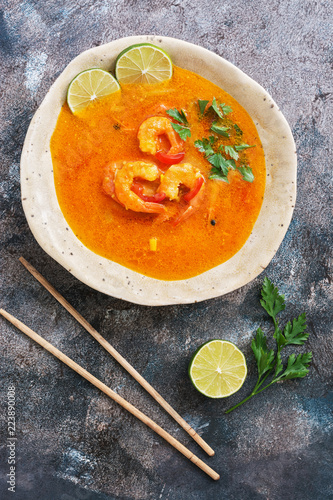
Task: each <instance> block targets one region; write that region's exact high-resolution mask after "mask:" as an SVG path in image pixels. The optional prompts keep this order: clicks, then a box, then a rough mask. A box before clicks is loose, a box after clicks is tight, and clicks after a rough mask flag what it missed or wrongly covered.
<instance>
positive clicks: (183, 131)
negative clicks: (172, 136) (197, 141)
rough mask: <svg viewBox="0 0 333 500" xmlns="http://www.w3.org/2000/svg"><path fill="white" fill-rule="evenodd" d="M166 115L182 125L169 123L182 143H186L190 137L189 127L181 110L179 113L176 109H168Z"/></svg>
mask: <svg viewBox="0 0 333 500" xmlns="http://www.w3.org/2000/svg"><path fill="white" fill-rule="evenodd" d="M166 113H167V114H168V115H169V116H171V118H173V119H174V120H176V121H177V122H179V123H181V124H182V125H179V124H178V123H171V126H172V128H173V129H174V130H175V132H177V134H178V135H179V137H180V138H181V139H182V140H183V141H186V139H187V137H191V130H190V125H189V123H188V121H187V118H186V115H185V111H184V110H183V109H181V110H180V111H178V109H176V108H174V109H168V110H167V111H166Z"/></svg>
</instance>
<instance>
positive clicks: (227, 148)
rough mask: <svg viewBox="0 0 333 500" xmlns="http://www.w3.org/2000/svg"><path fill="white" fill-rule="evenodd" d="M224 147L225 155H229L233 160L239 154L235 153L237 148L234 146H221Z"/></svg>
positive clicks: (236, 158)
mask: <svg viewBox="0 0 333 500" xmlns="http://www.w3.org/2000/svg"><path fill="white" fill-rule="evenodd" d="M221 147H223V148H224V151H225V152H226V154H227V155H229V156H230V157H231V158H233V159H234V160H238V158H239V154H238V153H237V150H236V148H235V146H234V147H233V146H221Z"/></svg>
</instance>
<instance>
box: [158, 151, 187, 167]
mask: <svg viewBox="0 0 333 500" xmlns="http://www.w3.org/2000/svg"><path fill="white" fill-rule="evenodd" d="M184 156H185V153H184V151H182V152H181V153H176V154H174V155H169V154H168V153H164V152H163V151H157V153H156V155H155V157H156V158H157V160H158V161H160V162H161V163H165V164H166V165H175V164H176V163H180V162H181V161H182V160H183V158H184Z"/></svg>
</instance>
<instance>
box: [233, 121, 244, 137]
mask: <svg viewBox="0 0 333 500" xmlns="http://www.w3.org/2000/svg"><path fill="white" fill-rule="evenodd" d="M234 129H235V130H236V135H243V131H242V130H241V129H240V128H239V126H238V125H237V123H235V124H234Z"/></svg>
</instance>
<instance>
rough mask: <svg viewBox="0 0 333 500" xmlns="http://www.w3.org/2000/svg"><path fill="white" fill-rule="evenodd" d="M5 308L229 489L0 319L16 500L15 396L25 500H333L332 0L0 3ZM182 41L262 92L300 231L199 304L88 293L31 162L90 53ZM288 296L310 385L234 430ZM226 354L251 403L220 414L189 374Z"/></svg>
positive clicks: (278, 393) (248, 411) (254, 407)
mask: <svg viewBox="0 0 333 500" xmlns="http://www.w3.org/2000/svg"><path fill="white" fill-rule="evenodd" d="M0 5H1V6H2V9H1V14H0V44H1V45H0V49H1V52H0V54H1V72H0V75H1V83H0V88H1V101H0V106H1V115H0V118H1V124H0V127H1V152H0V168H1V178H0V182H1V184H0V190H1V200H0V202H1V306H2V307H4V308H5V309H7V310H8V311H9V312H11V313H13V314H14V315H16V316H17V317H19V318H20V319H22V320H23V321H25V322H26V323H27V324H28V325H29V326H31V327H32V328H33V329H35V330H36V331H38V332H39V333H40V334H42V335H43V336H44V337H45V338H46V339H48V340H50V341H51V342H52V343H54V344H55V345H57V346H58V347H60V349H62V350H63V351H65V352H66V353H67V354H68V355H69V356H70V357H72V358H74V359H75V360H77V361H78V362H79V363H82V364H83V365H84V366H85V367H87V369H88V370H90V371H91V372H93V373H94V374H95V375H96V376H97V377H99V378H100V379H102V380H103V381H105V382H106V383H107V384H108V385H109V386H110V387H112V388H114V389H115V390H116V391H117V392H118V393H119V394H121V395H122V396H124V397H125V398H127V399H128V400H130V401H131V402H132V403H133V404H134V405H136V406H138V407H139V408H140V409H141V410H143V411H144V412H146V413H147V414H149V415H150V416H151V417H152V418H153V419H155V420H156V421H158V422H159V423H160V424H161V425H162V426H164V427H165V428H166V429H167V430H169V431H170V432H171V433H172V434H173V435H174V436H176V437H178V438H179V439H180V440H181V441H182V442H183V443H184V444H185V445H186V446H188V447H189V448H190V449H191V450H193V452H194V453H197V454H198V455H199V456H200V457H201V458H203V459H204V460H206V461H207V462H208V463H209V464H210V465H211V466H212V467H213V468H215V469H216V470H217V471H218V472H219V473H220V474H221V479H220V481H218V482H213V481H212V480H210V479H209V478H207V477H206V476H205V475H204V474H203V473H201V471H199V470H198V469H197V468H196V467H195V466H194V465H192V464H190V463H189V462H188V461H187V460H186V459H185V458H184V457H182V456H181V455H180V454H179V453H178V452H176V451H175V450H173V449H172V448H171V447H169V446H168V445H167V444H166V443H165V442H164V441H163V440H162V439H160V438H159V437H158V436H157V435H155V434H154V433H153V432H152V431H151V430H150V429H148V428H146V427H145V426H144V425H143V424H141V423H140V422H138V421H136V419H135V418H134V417H132V416H131V415H129V414H127V413H126V412H125V411H124V410H122V409H121V408H119V407H117V406H116V404H115V403H113V402H112V401H110V400H109V399H108V398H107V397H106V396H104V395H102V394H101V393H99V391H98V390H97V389H95V388H94V387H93V386H91V385H89V384H88V383H87V382H86V381H84V380H83V379H81V378H80V377H79V376H78V375H76V374H74V373H73V372H72V371H70V369H69V368H67V367H65V366H62V365H61V364H60V362H59V361H58V360H56V359H55V358H53V357H52V356H51V355H49V354H47V353H46V352H45V351H43V350H42V348H40V347H38V346H37V345H35V344H34V343H33V342H32V341H30V340H29V339H27V338H26V337H25V336H24V335H23V334H21V333H19V332H18V331H17V330H16V329H15V328H14V327H12V326H11V325H10V324H8V323H6V322H5V320H3V319H0V328H1V338H0V342H1V353H2V355H1V366H0V371H1V385H0V393H1V396H0V405H1V406H0V408H1V410H0V426H1V435H2V442H1V455H0V470H1V484H0V497H1V499H2V498H7V494H6V485H5V474H6V473H7V472H8V465H7V464H6V456H7V450H6V447H5V439H6V437H7V432H6V414H5V396H6V390H7V386H8V385H9V384H10V383H11V384H15V386H16V393H17V438H18V439H17V459H18V464H17V492H16V494H15V495H13V494H10V495H9V498H11V497H12V498H15V499H16V500H21V499H24V500H26V499H27V500H38V499H41V500H49V499H50V500H53V499H56V500H58V499H60V500H73V499H81V500H111V499H112V500H114V499H135V500H139V499H140V500H146V499H147V500H148V499H153V500H159V499H161V500H166V499H168V500H190V499H191V500H192V499H193V500H198V499H200V500H201V499H204V500H211V499H228V500H243V499H244V500H248V499H249V500H261V499H269V500H277V499H292V500H300V499H302V500H310V499H311V500H314V499H315V500H317V499H318V500H327V499H330V498H333V492H332V489H331V487H330V476H331V477H332V467H331V462H330V460H331V456H332V440H331V436H332V433H331V431H332V414H331V409H330V402H332V398H331V399H330V394H332V393H330V389H331V382H332V378H331V370H332V347H331V346H332V333H331V329H330V325H331V323H330V321H331V317H330V306H331V304H332V302H331V298H332V294H330V291H331V289H330V285H331V277H330V274H329V263H328V260H329V252H330V246H331V244H332V239H331V236H330V234H331V233H330V211H329V181H330V174H331V156H330V154H329V145H330V141H331V138H332V135H333V134H332V133H333V126H332V122H333V116H332V94H331V91H332V63H333V50H332V14H333V12H332V10H333V9H332V3H331V2H327V1H315V0H289V1H288V0H270V1H269V2H267V1H266V0H252V1H249V0H239V1H238V2H234V1H231V0H224V1H223V2H216V1H213V0H198V1H197V2H193V1H189V0H183V1H182V0H180V1H177V0H175V1H173V2H171V1H166V0H145V1H141V0H139V1H134V0H113V1H109V2H107V1H102V0H96V1H92V0H81V1H80V0H73V1H67V0H62V1H56V0H50V1H47V2H40V1H33V0H30V1H27V0H24V1H19V0H2V2H1V4H0ZM148 33H149V34H150V33H151V34H159V35H165V36H172V37H176V38H181V39H183V40H187V41H190V42H193V43H196V44H200V45H202V46H203V47H205V48H207V49H210V50H212V51H214V52H216V53H217V54H219V55H221V56H223V57H225V58H226V59H228V60H229V61H231V62H232V63H234V64H236V65H237V66H238V67H239V68H241V69H242V70H244V71H245V72H246V73H247V74H248V75H250V76H251V77H252V78H254V79H255V80H256V81H258V82H259V83H260V84H261V85H262V86H263V87H264V88H265V89H267V90H268V91H269V92H270V94H271V95H272V96H273V98H274V99H275V101H276V102H277V103H278V105H279V106H280V107H281V110H282V112H283V113H284V115H285V116H286V118H287V120H288V122H289V124H290V126H291V128H292V131H293V134H294V137H295V141H296V145H297V150H298V159H299V171H298V198H297V205H296V209H295V212H294V217H293V221H292V223H291V226H290V228H289V230H288V233H287V236H286V238H285V239H284V241H283V244H282V245H281V247H280V249H279V251H278V252H277V254H276V256H275V257H274V259H273V261H272V262H271V264H270V265H269V266H268V268H267V269H266V271H265V273H263V275H261V276H260V277H258V278H257V279H256V280H254V281H253V282H252V283H249V284H248V285H247V286H245V287H243V288H242V289H240V290H238V291H236V292H233V293H231V294H229V295H227V296H224V297H221V298H217V299H214V300H209V301H206V302H202V303H199V304H193V305H186V306H181V305H180V306H171V307H157V308H150V307H142V306H138V305H133V304H130V303H127V302H123V301H120V300H116V299H113V298H111V297H108V296H105V295H102V294H100V293H98V292H96V291H94V290H92V289H89V288H88V287H87V286H85V285H83V284H81V283H79V282H78V281H77V280H76V279H75V278H73V277H72V276H71V275H70V274H68V272H67V271H65V270H64V269H62V268H61V267H60V266H59V265H58V264H57V263H55V262H54V261H53V260H52V259H51V258H50V257H49V256H48V255H46V254H45V253H44V252H43V251H42V250H41V248H40V247H39V246H38V244H37V243H36V241H35V240H34V238H33V236H32V234H31V232H30V230H29V228H28V225H27V222H26V220H25V217H24V214H23V211H22V206H21V202H20V184H19V161H20V154H21V149H22V145H23V140H24V136H25V133H26V131H27V128H28V125H29V122H30V120H31V118H32V116H33V113H34V112H35V111H36V109H37V107H38V106H39V104H40V103H41V101H42V99H43V97H44V96H45V94H46V92H47V90H48V88H49V87H50V85H51V84H52V83H53V82H54V80H55V78H56V77H57V76H58V75H59V74H60V72H61V71H62V70H63V69H64V68H65V66H66V65H67V63H68V62H69V61H70V60H71V59H72V58H73V57H75V56H76V55H77V54H79V53H80V52H81V51H83V50H85V49H88V48H90V47H92V46H95V45H100V44H103V43H106V42H109V41H111V40H114V39H117V38H120V37H123V36H128V35H136V34H148ZM20 255H24V256H25V257H26V258H27V259H28V260H30V261H31V263H32V264H34V265H35V266H36V267H37V268H38V269H39V270H40V271H41V272H42V273H43V275H44V276H45V277H46V278H47V279H49V280H50V281H51V283H53V285H54V286H55V287H56V288H57V289H58V290H59V291H60V292H61V293H62V294H63V295H64V296H65V297H66V298H67V299H68V300H69V301H70V302H71V303H72V304H73V305H74V307H76V308H77V309H78V310H79V311H80V312H82V313H83V315H84V316H85V317H86V318H87V319H88V321H90V322H91V323H92V324H93V325H94V326H95V327H96V328H97V329H98V330H99V331H100V332H101V333H102V335H104V336H105V337H106V339H108V340H109V341H110V342H111V343H112V344H113V345H114V346H115V347H116V349H118V350H119V351H120V352H121V353H123V354H124V355H125V356H126V357H127V358H128V359H129V361H130V362H132V364H133V365H134V366H135V367H136V368H137V369H138V370H139V371H140V372H141V373H142V374H143V375H144V376H145V377H146V378H147V379H148V380H149V381H150V382H151V383H152V384H153V385H154V386H155V387H156V388H157V389H158V390H159V391H160V392H161V393H162V394H163V395H164V396H166V398H167V399H168V401H169V402H170V403H171V404H172V405H173V406H174V407H175V409H177V410H178V411H179V412H180V414H182V415H183V416H184V417H185V418H186V419H187V420H188V421H189V422H190V423H191V424H192V425H193V426H194V427H195V428H196V429H198V430H199V432H200V433H201V434H202V435H203V437H204V438H205V439H206V440H207V441H208V442H209V443H210V444H211V445H212V446H213V447H214V448H215V450H216V455H215V457H213V458H206V456H205V455H204V453H203V452H201V450H200V449H199V447H198V446H197V445H196V444H195V443H194V442H192V440H191V439H190V437H189V436H188V435H187V434H186V433H185V432H184V431H183V430H181V429H180V428H179V427H178V425H177V424H176V423H175V422H174V421H173V420H172V419H171V418H169V417H168V416H167V415H166V414H165V413H164V412H163V410H162V409H160V408H159V407H158V406H157V404H155V402H153V401H152V399H151V398H150V397H149V396H148V395H147V394H146V393H145V392H144V391H143V390H142V389H141V387H140V386H138V384H137V383H136V382H135V381H134V380H132V379H130V377H129V376H128V375H127V374H126V373H125V372H124V370H122V369H121V368H120V367H119V366H117V364H116V363H115V362H114V361H113V359H112V358H110V356H108V355H107V353H106V352H104V351H103V350H102V348H101V347H100V346H99V345H98V344H97V343H96V342H95V341H94V340H93V339H92V338H90V337H89V335H88V334H87V333H86V332H85V331H83V329H82V328H81V327H80V326H78V324H76V323H75V321H74V320H73V319H72V318H71V317H69V315H68V314H67V313H66V312H65V311H64V310H63V309H62V308H61V307H60V306H59V305H58V304H57V303H56V302H55V300H54V299H53V298H51V296H49V295H48V293H47V292H45V291H44V290H43V289H42V287H41V286H40V285H39V284H38V283H37V282H36V281H35V280H34V279H33V278H32V277H31V276H30V275H29V274H28V273H27V272H26V271H25V269H24V268H23V267H22V266H21V264H20V263H19V261H18V258H19V256H20ZM264 275H267V276H268V277H270V279H272V280H273V281H274V283H275V284H276V285H277V286H278V287H279V288H280V290H281V291H282V292H283V293H284V294H285V295H286V302H287V308H286V311H285V312H284V313H283V314H282V315H281V319H282V320H287V319H289V318H291V317H293V316H295V315H297V314H299V313H300V312H302V311H306V312H307V315H308V325H309V332H310V338H309V342H308V348H309V350H310V349H311V350H312V351H313V353H314V361H313V364H312V367H311V371H310V375H309V376H308V377H307V378H306V379H304V380H301V381H289V382H286V383H283V384H280V385H276V386H273V387H272V388H270V389H269V390H268V391H266V392H264V393H263V394H262V395H260V396H258V397H257V398H255V399H253V400H252V401H251V402H250V403H248V404H246V405H245V406H243V407H241V408H239V409H238V410H236V411H235V412H234V413H232V414H230V415H228V416H226V415H225V414H224V410H225V409H227V408H228V407H229V406H230V405H232V404H235V403H236V402H237V401H238V400H240V398H241V397H242V396H243V395H245V394H247V393H248V392H249V390H250V389H251V387H252V386H253V385H254V383H255V372H256V370H255V366H254V362H253V358H252V355H251V350H250V339H251V338H252V336H253V334H254V332H255V330H256V328H257V327H258V326H259V325H261V326H262V327H263V328H264V329H265V330H266V331H267V330H270V331H271V323H270V321H269V320H268V318H267V316H266V315H265V314H264V311H263V310H262V309H261V307H260V305H259V300H258V299H259V293H260V288H261V283H262V279H263V276H264ZM214 337H215V338H216V337H218V338H219V337H220V338H221V337H222V338H226V339H230V340H232V341H234V342H236V343H237V345H238V346H239V347H240V348H241V349H242V350H243V351H244V353H245V355H246V357H247V360H248V365H249V376H248V378H247V380H246V383H245V384H244V387H243V388H242V390H241V391H240V393H238V394H236V395H235V396H233V397H231V398H229V399H228V400H220V401H214V400H208V399H206V398H205V397H204V396H201V395H200V394H199V393H197V392H196V391H195V390H194V389H193V388H192V386H191V384H190V382H189V380H188V377H187V365H188V361H189V359H190V356H191V354H192V353H193V352H194V350H195V349H196V348H197V346H198V345H200V344H201V343H202V342H204V341H206V340H208V339H211V338H214Z"/></svg>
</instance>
